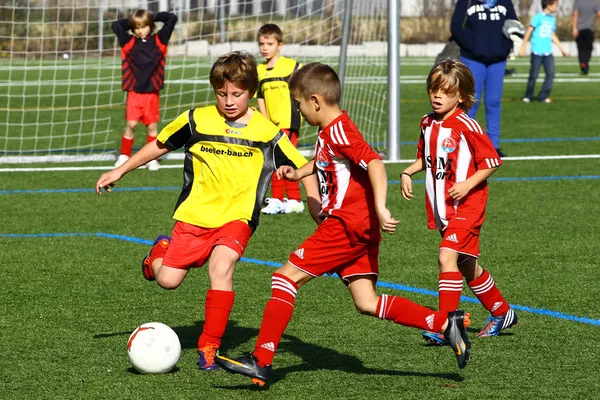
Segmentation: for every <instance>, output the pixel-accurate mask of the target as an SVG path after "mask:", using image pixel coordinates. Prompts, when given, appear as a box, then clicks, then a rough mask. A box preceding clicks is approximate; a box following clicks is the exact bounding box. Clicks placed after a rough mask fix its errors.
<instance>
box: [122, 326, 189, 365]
mask: <svg viewBox="0 0 600 400" xmlns="http://www.w3.org/2000/svg"><path fill="white" fill-rule="evenodd" d="M127 354H128V355H129V361H131V365H132V366H133V368H135V369H136V370H137V371H138V372H140V373H142V374H158V373H161V372H169V371H170V370H172V369H173V367H174V366H175V364H177V361H178V360H179V356H180V354H181V343H179V337H177V334H176V333H175V331H173V329H171V328H169V327H168V326H167V325H165V324H161V323H160V322H148V323H146V324H143V325H140V326H139V327H137V328H136V330H135V331H133V333H132V334H131V335H130V336H129V340H128V341H127Z"/></svg>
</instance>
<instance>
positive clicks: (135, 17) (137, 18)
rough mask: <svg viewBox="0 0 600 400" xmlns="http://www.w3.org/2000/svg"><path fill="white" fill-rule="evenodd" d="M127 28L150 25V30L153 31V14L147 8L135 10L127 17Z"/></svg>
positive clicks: (132, 28)
mask: <svg viewBox="0 0 600 400" xmlns="http://www.w3.org/2000/svg"><path fill="white" fill-rule="evenodd" d="M128 25H129V29H131V30H134V29H135V28H145V27H147V26H149V27H150V32H153V31H154V15H152V13H151V12H150V11H148V10H137V11H136V12H134V13H133V14H131V16H130V17H129V21H128Z"/></svg>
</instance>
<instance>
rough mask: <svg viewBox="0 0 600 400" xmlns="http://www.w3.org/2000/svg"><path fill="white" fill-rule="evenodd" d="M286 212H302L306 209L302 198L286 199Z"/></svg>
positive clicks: (284, 204)
mask: <svg viewBox="0 0 600 400" xmlns="http://www.w3.org/2000/svg"><path fill="white" fill-rule="evenodd" d="M283 207H284V213H285V214H291V213H301V212H303V211H304V203H303V202H302V200H286V201H284V202H283Z"/></svg>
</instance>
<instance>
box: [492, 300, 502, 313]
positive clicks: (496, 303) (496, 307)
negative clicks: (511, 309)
mask: <svg viewBox="0 0 600 400" xmlns="http://www.w3.org/2000/svg"><path fill="white" fill-rule="evenodd" d="M501 305H502V302H501V301H497V302H495V303H494V307H492V310H491V312H494V311H496V310H497V309H499V308H500V306H501Z"/></svg>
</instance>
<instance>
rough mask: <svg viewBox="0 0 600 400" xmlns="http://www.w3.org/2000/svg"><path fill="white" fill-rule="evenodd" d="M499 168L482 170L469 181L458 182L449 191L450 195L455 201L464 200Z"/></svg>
mask: <svg viewBox="0 0 600 400" xmlns="http://www.w3.org/2000/svg"><path fill="white" fill-rule="evenodd" d="M497 169H498V167H493V168H486V169H480V170H478V171H477V172H475V173H474V174H473V175H471V176H470V177H469V178H468V179H467V180H465V181H462V182H457V183H455V184H454V185H452V187H451V188H450V189H448V195H449V196H450V197H451V198H453V199H454V200H462V199H463V198H465V197H466V196H467V194H469V192H470V191H471V190H473V188H474V187H476V186H477V185H479V184H480V183H481V182H483V181H485V180H486V179H488V178H489V177H490V176H492V174H493V173H494V172H496V170H497Z"/></svg>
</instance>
